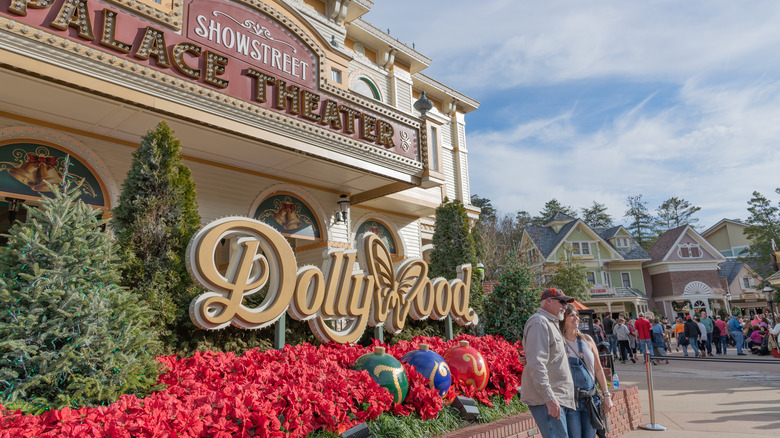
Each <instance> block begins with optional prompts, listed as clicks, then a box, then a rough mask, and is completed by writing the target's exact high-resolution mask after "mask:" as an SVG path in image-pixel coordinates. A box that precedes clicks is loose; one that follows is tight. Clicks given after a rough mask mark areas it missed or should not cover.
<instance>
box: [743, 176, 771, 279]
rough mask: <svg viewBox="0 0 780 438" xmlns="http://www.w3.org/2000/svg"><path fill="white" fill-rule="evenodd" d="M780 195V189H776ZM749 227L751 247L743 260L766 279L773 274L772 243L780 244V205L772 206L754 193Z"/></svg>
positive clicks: (746, 231)
mask: <svg viewBox="0 0 780 438" xmlns="http://www.w3.org/2000/svg"><path fill="white" fill-rule="evenodd" d="M775 192H776V193H777V194H780V188H778V189H775ZM747 210H748V212H749V213H750V216H748V218H747V221H746V222H747V224H748V226H747V227H746V228H745V237H747V238H748V240H749V241H750V247H749V248H748V250H747V251H746V252H745V253H743V255H742V257H740V258H741V259H742V260H744V261H746V262H748V263H749V264H750V265H751V267H753V269H755V270H756V272H757V273H758V275H760V276H762V277H763V278H766V277H768V276H770V275H772V274H773V270H772V266H771V262H770V260H771V254H772V253H773V252H774V251H773V250H772V241H773V240H774V241H775V244H776V245H777V244H780V203H778V204H777V206H775V205H772V201H770V200H769V199H768V198H767V197H765V196H764V195H762V194H761V193H759V192H753V197H752V198H750V201H748V209H747Z"/></svg>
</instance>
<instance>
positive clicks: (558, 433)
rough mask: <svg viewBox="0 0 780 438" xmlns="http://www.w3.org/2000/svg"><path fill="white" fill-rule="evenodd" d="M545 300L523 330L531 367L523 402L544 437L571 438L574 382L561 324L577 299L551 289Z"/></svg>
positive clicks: (524, 379) (525, 379)
mask: <svg viewBox="0 0 780 438" xmlns="http://www.w3.org/2000/svg"><path fill="white" fill-rule="evenodd" d="M541 301H542V302H541V307H540V308H539V309H538V310H537V311H536V313H534V314H533V315H532V316H531V317H530V318H529V319H528V322H526V323H525V326H524V327H523V350H525V355H526V359H527V364H526V365H525V367H524V368H523V375H522V390H521V391H520V401H521V402H523V403H525V404H526V405H528V408H529V410H530V411H531V415H533V417H534V420H535V421H536V425H537V427H538V428H539V432H540V433H541V434H542V437H544V438H559V437H568V432H567V428H566V411H567V410H569V409H576V405H575V403H574V381H573V380H572V377H571V370H570V369H569V360H568V358H567V356H566V344H565V343H564V341H563V335H562V334H561V330H560V328H559V325H558V322H559V321H561V320H563V314H564V312H565V310H566V303H570V302H572V301H574V298H572V297H568V296H566V295H564V293H563V291H561V290H560V289H547V290H545V291H544V292H543V293H542V296H541Z"/></svg>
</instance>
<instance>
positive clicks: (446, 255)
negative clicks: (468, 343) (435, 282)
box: [428, 199, 483, 318]
mask: <svg viewBox="0 0 780 438" xmlns="http://www.w3.org/2000/svg"><path fill="white" fill-rule="evenodd" d="M469 228H470V227H469V218H468V216H467V214H466V209H465V208H464V207H463V204H462V203H461V202H460V201H457V200H456V201H448V200H446V199H445V200H444V203H443V204H442V205H441V206H439V207H438V208H437V209H436V230H435V231H434V232H433V250H432V251H431V262H430V270H429V273H428V276H429V277H430V278H436V277H444V278H446V279H454V278H456V277H457V269H456V268H457V267H458V266H460V265H463V264H466V263H471V267H472V277H471V295H470V301H469V304H470V306H471V307H472V308H473V309H474V311H475V312H477V314H478V315H479V316H480V318H482V304H483V303H482V301H483V292H482V284H481V283H480V280H479V278H478V277H477V273H476V266H477V253H476V248H475V245H474V238H473V236H472V235H471V232H470V231H469Z"/></svg>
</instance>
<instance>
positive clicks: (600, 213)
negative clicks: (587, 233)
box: [580, 201, 613, 228]
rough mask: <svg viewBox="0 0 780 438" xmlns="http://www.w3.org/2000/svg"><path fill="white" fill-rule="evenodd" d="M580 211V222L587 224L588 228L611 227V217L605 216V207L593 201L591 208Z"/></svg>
mask: <svg viewBox="0 0 780 438" xmlns="http://www.w3.org/2000/svg"><path fill="white" fill-rule="evenodd" d="M580 211H581V212H582V221H583V222H585V223H586V224H588V226H589V227H592V228H598V227H611V226H612V222H613V221H612V216H610V215H609V214H607V206H606V205H604V204H599V203H598V202H596V201H593V205H592V206H590V207H589V208H582V209H580Z"/></svg>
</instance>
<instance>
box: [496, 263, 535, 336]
mask: <svg viewBox="0 0 780 438" xmlns="http://www.w3.org/2000/svg"><path fill="white" fill-rule="evenodd" d="M539 294H540V291H539V290H538V288H536V287H535V286H534V284H533V281H532V277H531V274H530V272H529V271H528V269H527V268H526V267H524V266H522V265H521V264H520V261H519V258H518V257H517V255H516V254H510V255H509V257H508V258H507V261H506V264H505V265H504V269H503V271H502V273H501V279H500V280H499V283H498V284H497V285H496V286H495V287H494V288H493V292H492V293H491V294H490V295H489V296H488V297H487V298H485V333H487V334H491V335H501V336H503V337H504V338H505V339H506V340H507V341H509V342H515V341H518V340H522V339H523V327H524V326H525V323H526V321H528V318H530V317H531V315H533V314H534V313H535V312H536V309H537V307H539Z"/></svg>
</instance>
